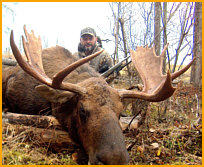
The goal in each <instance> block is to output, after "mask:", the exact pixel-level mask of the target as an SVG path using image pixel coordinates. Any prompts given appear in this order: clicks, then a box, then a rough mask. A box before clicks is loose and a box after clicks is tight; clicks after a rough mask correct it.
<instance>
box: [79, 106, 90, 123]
mask: <svg viewBox="0 0 204 167" xmlns="http://www.w3.org/2000/svg"><path fill="white" fill-rule="evenodd" d="M79 116H80V119H81V122H82V123H86V121H87V119H88V117H89V112H88V111H86V110H85V109H84V107H83V106H82V105H81V106H80V108H79Z"/></svg>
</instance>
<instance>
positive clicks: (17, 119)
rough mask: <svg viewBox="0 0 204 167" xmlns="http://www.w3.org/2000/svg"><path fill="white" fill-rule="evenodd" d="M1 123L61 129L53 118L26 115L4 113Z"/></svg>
mask: <svg viewBox="0 0 204 167" xmlns="http://www.w3.org/2000/svg"><path fill="white" fill-rule="evenodd" d="M2 122H5V123H9V124H19V125H25V126H32V127H37V128H54V129H62V127H61V125H60V124H59V122H58V121H57V119H56V118H55V117H53V116H44V115H26V114H17V113H10V112H6V113H2Z"/></svg>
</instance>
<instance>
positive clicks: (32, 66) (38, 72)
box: [10, 26, 103, 94]
mask: <svg viewBox="0 0 204 167" xmlns="http://www.w3.org/2000/svg"><path fill="white" fill-rule="evenodd" d="M24 32H25V35H26V38H27V41H28V42H26V41H25V39H24V37H23V36H22V40H23V47H24V51H25V54H26V57H27V60H28V61H25V60H24V59H23V57H22V55H21V53H20V51H19V50H18V48H17V46H16V44H15V42H14V37H13V31H11V36H10V45H11V48H12V51H13V54H14V56H15V58H16V60H17V62H18V64H19V65H20V66H21V68H22V69H23V70H24V71H26V72H27V73H29V74H30V75H31V76H33V77H34V78H36V79H37V80H39V81H41V82H42V83H44V84H46V85H48V86H50V87H52V88H55V89H61V90H68V91H70V92H73V93H78V94H83V93H85V92H86V90H85V88H83V87H80V86H78V85H75V84H71V83H64V82H62V81H63V79H64V78H65V77H66V76H67V75H68V74H69V73H71V72H72V71H73V70H75V69H76V68H77V67H79V66H80V65H82V64H84V63H86V62H88V61H90V60H91V59H93V58H94V57H96V56H98V55H99V54H100V53H101V52H103V49H102V50H100V51H98V52H96V53H94V54H92V55H90V56H88V57H85V58H83V59H80V60H78V61H76V62H74V63H72V64H71V65H69V66H68V67H66V68H65V69H63V70H62V71H60V72H58V73H57V74H56V75H55V76H54V77H53V80H52V79H50V78H49V77H48V76H47V75H46V74H45V72H44V69H43V64H42V45H41V39H40V37H38V38H36V37H35V35H34V32H33V31H32V33H31V34H29V33H28V32H27V30H26V27H25V26H24Z"/></svg>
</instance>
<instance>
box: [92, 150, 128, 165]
mask: <svg viewBox="0 0 204 167" xmlns="http://www.w3.org/2000/svg"><path fill="white" fill-rule="evenodd" d="M128 162H129V155H128V152H127V150H124V149H121V150H119V149H115V150H113V149H111V150H107V149H105V150H103V151H101V152H98V153H97V154H95V155H94V156H91V157H90V158H89V165H93V164H96V165H127V164H128Z"/></svg>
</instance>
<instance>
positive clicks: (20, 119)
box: [2, 112, 141, 130]
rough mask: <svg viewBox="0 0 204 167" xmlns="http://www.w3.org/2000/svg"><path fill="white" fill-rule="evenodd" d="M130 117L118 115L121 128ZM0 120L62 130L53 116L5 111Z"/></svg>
mask: <svg viewBox="0 0 204 167" xmlns="http://www.w3.org/2000/svg"><path fill="white" fill-rule="evenodd" d="M132 118H133V117H120V125H121V127H122V130H125V129H126V128H127V127H128V126H129V123H130V121H131V120H132ZM140 119H141V117H140V116H139V117H136V118H135V119H134V120H133V121H132V123H131V125H130V129H137V128H138V126H139V123H140ZM2 121H3V122H5V123H9V124H19V125H25V126H32V127H36V128H46V129H47V128H49V129H56V130H63V127H62V126H61V125H60V123H59V122H58V120H57V119H56V118H55V117H53V116H44V115H26V114H17V113H10V112H7V113H3V114H2Z"/></svg>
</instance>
